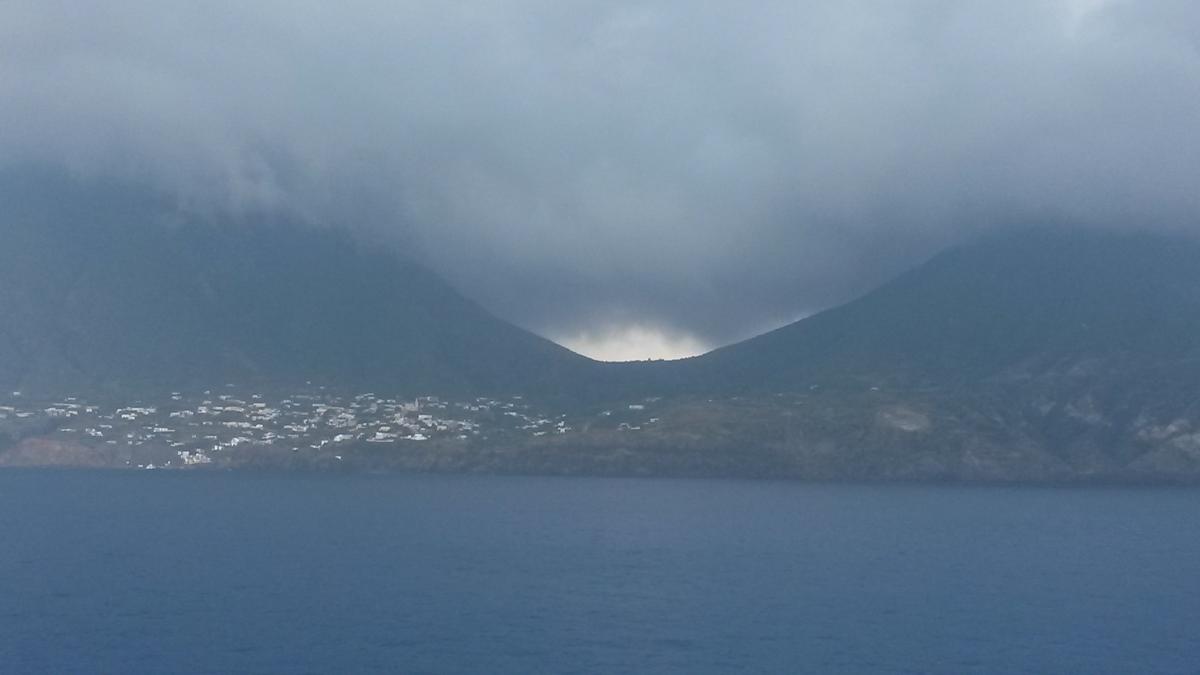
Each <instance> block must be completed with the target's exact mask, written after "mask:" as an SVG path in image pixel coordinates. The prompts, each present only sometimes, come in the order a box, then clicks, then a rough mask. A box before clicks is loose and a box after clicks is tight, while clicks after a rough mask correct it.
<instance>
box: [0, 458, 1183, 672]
mask: <svg viewBox="0 0 1200 675" xmlns="http://www.w3.org/2000/svg"><path fill="white" fill-rule="evenodd" d="M0 672H2V673H355V672H389V673H1197V672H1200V491H1197V490H1192V489H1183V488H1178V489H1176V488H1130V487H1097V488H1078V487H1053V488H1050V487H1011V486H1005V487H995V486H991V487H989V486H970V487H963V486H945V485H870V484H869V485H822V484H806V483H797V482H773V481H734V480H729V481H721V480H715V481H710V480H653V479H600V478H532V477H484V476H437V475H387V476H372V475H314V474H253V473H220V472H203V471H201V472H162V471H142V472H123V471H112V472H108V471H91V472H88V471H21V470H9V471H2V472H0Z"/></svg>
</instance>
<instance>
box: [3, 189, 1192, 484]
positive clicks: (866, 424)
mask: <svg viewBox="0 0 1200 675" xmlns="http://www.w3.org/2000/svg"><path fill="white" fill-rule="evenodd" d="M179 213H180V211H179V209H177V208H175V206H174V205H173V204H171V203H168V202H165V201H164V200H162V199H161V198H160V197H157V196H155V195H148V194H146V193H143V192H139V191H136V190H131V189H129V188H126V187H122V186H114V185H107V184H96V183H81V182H79V181H73V180H70V179H67V178H63V177H62V176H55V175H37V174H29V173H22V174H4V175H0V241H2V243H3V246H0V316H3V317H4V319H3V321H2V322H0V394H3V395H0V399H3V400H0V465H13V464H18V465H29V464H33V465H37V464H46V463H57V464H72V465H86V466H137V465H139V464H141V465H144V466H163V465H166V466H170V467H178V466H189V467H191V466H226V467H239V466H260V467H302V468H335V467H340V468H356V469H363V470H386V469H408V470H412V469H416V470H443V471H489V472H525V473H530V472H532V473H587V474H616V475H676V476H731V475H733V476H770V477H792V478H805V479H839V480H843V479H855V480H857V479H887V480H891V479H921V480H1003V481H1008V480H1028V481H1043V482H1045V481H1080V480H1086V481H1098V480H1120V481H1127V480H1154V481H1161V480H1169V481H1176V480H1182V481H1200V265H1197V264H1195V261H1196V260H1200V243H1198V242H1197V241H1195V240H1194V239H1190V238H1186V237H1171V236H1163V235H1149V234H1120V233H1104V232H1097V231H1094V230H1066V229H1055V230H1028V231H1024V232H1015V233H1014V232H1010V233H1008V234H1005V235H1003V236H995V237H991V238H985V239H981V240H979V241H975V242H972V243H969V244H966V245H963V246H959V247H956V248H953V249H951V250H948V251H945V252H943V253H940V254H938V255H936V256H934V257H933V258H932V259H930V260H929V261H928V262H926V263H925V264H923V265H920V266H918V267H916V268H915V269H913V270H911V271H909V272H908V273H906V274H903V275H901V276H900V277H899V278H897V279H894V280H893V281H891V282H890V283H887V284H885V285H883V286H882V287H880V288H878V289H877V290H875V291H873V292H871V293H868V294H867V295H865V296H863V297H861V298H859V299H857V300H854V301H852V302H849V303H846V304H844V305H841V306H839V307H835V308H832V309H829V310H827V311H824V312H820V313H818V314H815V315H813V316H811V317H809V318H806V319H804V320H801V321H798V322H796V323H794V324H791V325H789V326H785V327H783V328H780V329H778V330H775V331H772V332H770V333H767V334H765V335H762V336H759V337H756V338H753V339H751V340H747V341H745V342H742V343H739V344H735V345H731V346H728V347H725V348H722V349H718V350H716V351H713V352H711V353H709V354H705V355H703V356H699V357H695V358H691V359H684V360H680V361H671V362H645V363H633V364H599V363H596V362H594V361H591V360H589V359H586V358H584V357H582V356H579V355H577V354H574V353H572V352H570V351H568V350H566V349H564V348H562V347H559V346H557V345H555V344H553V343H551V342H549V341H547V340H544V339H542V338H539V337H537V336H535V335H533V334H531V333H529V332H527V331H524V330H522V329H520V328H518V327H516V326H513V325H511V324H509V323H507V322H505V321H503V320H501V319H499V318H497V317H495V316H492V315H491V314H489V313H488V312H487V311H486V310H484V309H482V308H481V307H479V306H478V305H476V304H475V303H473V302H471V301H470V300H468V299H466V298H464V297H462V296H461V295H460V294H458V293H457V292H456V291H455V290H453V289H452V288H451V287H450V286H448V285H447V284H446V283H445V282H444V281H442V280H441V279H439V278H438V277H437V276H436V275H434V274H433V273H431V272H430V271H428V270H426V269H425V268H423V267H421V266H420V265H418V264H415V263H413V262H412V261H410V260H405V259H404V258H402V257H400V256H398V255H397V254H395V253H394V252H390V251H389V250H387V249H383V248H380V247H371V246H370V245H368V244H365V243H363V242H362V241H361V240H356V239H352V238H350V237H348V236H346V235H345V234H343V233H341V232H339V231H337V230H332V229H319V228H314V227H306V226H301V225H297V224H296V223H290V222H284V221H280V220H278V219H272V218H267V217H251V216H245V217H242V218H239V219H236V220H234V221H229V220H222V219H219V218H215V217H207V218H205V217H190V218H182V217H181V216H180V215H179ZM310 382H311V384H309V383H310ZM227 385H228V386H227ZM321 385H329V390H327V391H326V390H321V389H320V386H321ZM217 386H221V387H222V390H221V392H219V393H211V394H210V392H209V391H208V389H210V388H213V387H217ZM335 390H336V392H337V393H334V392H335ZM16 391H20V392H23V393H22V394H21V395H19V396H18V395H16V394H13V395H11V396H9V395H8V393H7V392H16ZM175 391H179V392H181V393H180V394H178V395H168V394H169V393H170V392H175ZM430 394H435V395H437V396H438V397H440V398H430V399H423V400H422V401H421V402H420V409H419V410H418V409H415V408H416V407H417V405H416V404H413V406H412V407H410V406H409V403H412V402H411V400H409V402H408V403H405V402H403V401H402V400H401V398H400V397H401V396H403V397H411V396H417V395H430ZM69 395H76V396H77V397H78V398H77V399H74V400H65V401H64V400H62V397H64V396H69ZM218 396H219V397H220V398H219V399H218ZM134 401H140V402H141V404H139V405H136V406H133V407H130V404H131V403H132V402H134ZM227 401H231V402H227ZM63 418H67V419H70V420H72V421H70V422H64V421H63Z"/></svg>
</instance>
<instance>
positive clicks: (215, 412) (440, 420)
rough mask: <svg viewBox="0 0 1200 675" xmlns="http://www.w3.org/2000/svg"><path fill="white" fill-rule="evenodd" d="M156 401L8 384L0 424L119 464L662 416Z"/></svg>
mask: <svg viewBox="0 0 1200 675" xmlns="http://www.w3.org/2000/svg"><path fill="white" fill-rule="evenodd" d="M162 398H163V400H162V401H153V402H147V401H139V402H121V403H115V402H108V403H101V402H96V401H90V400H87V399H86V398H84V397H81V396H68V397H62V398H56V399H53V400H39V399H38V398H36V397H30V396H26V395H25V394H23V393H22V392H19V391H18V392H11V394H10V395H8V396H6V397H4V399H3V400H2V401H0V427H2V428H4V429H6V430H7V431H8V435H9V436H10V437H13V438H14V440H15V439H16V438H18V437H33V436H36V437H39V438H46V439H50V440H52V441H55V442H58V443H67V444H72V445H73V446H78V447H81V448H86V449H88V450H94V451H95V452H96V453H97V454H98V456H99V455H103V456H104V457H107V458H111V461H110V463H111V464H113V465H116V466H124V467H125V468H137V469H178V468H205V467H216V466H223V465H225V464H227V462H226V461H225V460H228V459H229V458H230V457H231V456H233V455H235V454H238V453H240V454H241V455H243V456H245V455H246V454H247V453H252V452H253V451H255V450H256V449H257V450H265V451H269V452H271V453H279V452H291V453H295V454H297V455H303V456H313V455H316V454H320V455H322V456H328V457H330V458H331V459H332V460H333V461H341V460H342V459H343V455H342V454H341V452H342V451H346V452H347V453H348V452H349V451H352V450H355V449H363V448H370V449H374V450H380V449H386V448H389V447H390V448H396V449H397V450H402V449H404V448H406V447H408V448H411V447H414V444H439V443H441V444H453V445H458V446H462V445H466V444H481V443H489V442H490V443H503V442H513V441H520V440H527V439H533V438H537V437H540V436H549V435H562V434H570V433H573V432H576V431H577V430H578V429H580V428H581V427H583V428H592V427H600V428H604V427H607V428H611V429H614V430H617V431H628V432H637V431H640V430H641V429H642V428H643V427H644V426H648V425H653V424H655V423H656V422H658V419H657V418H655V417H650V416H649V412H648V410H647V406H648V405H650V403H652V402H653V401H654V400H655V399H649V400H648V401H639V402H636V403H628V404H622V405H621V406H620V407H619V408H617V409H616V410H615V411H614V410H612V409H605V410H597V411H593V412H590V413H588V414H587V415H582V416H581V415H576V416H574V417H569V416H568V415H567V414H563V413H553V412H549V411H546V410H544V409H541V408H540V407H539V406H535V405H532V404H530V403H528V402H526V401H525V400H524V399H523V398H522V397H520V396H513V397H509V398H504V399H497V398H488V397H478V398H473V399H470V400H465V401H454V400H446V399H443V398H440V397H437V396H419V397H415V398H411V399H400V398H393V397H387V396H382V395H377V394H375V393H372V392H367V393H359V394H344V393H339V392H335V391H332V390H326V389H325V388H324V387H319V386H313V387H308V388H306V389H305V390H303V391H298V392H292V393H287V394H276V395H272V394H269V393H265V392H259V391H247V390H242V389H240V388H238V387H236V386H234V385H227V386H226V387H224V388H222V389H219V390H212V389H210V390H204V391H202V392H199V393H197V394H194V395H193V394H187V393H183V392H172V393H170V394H169V395H168V396H164V397H162Z"/></svg>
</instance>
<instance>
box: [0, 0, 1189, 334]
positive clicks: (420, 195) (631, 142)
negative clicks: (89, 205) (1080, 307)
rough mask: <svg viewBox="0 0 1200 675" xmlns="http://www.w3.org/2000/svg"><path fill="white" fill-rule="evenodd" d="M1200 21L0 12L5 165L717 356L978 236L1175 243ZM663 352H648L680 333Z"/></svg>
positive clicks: (554, 10) (696, 13)
mask: <svg viewBox="0 0 1200 675" xmlns="http://www.w3.org/2000/svg"><path fill="white" fill-rule="evenodd" d="M1198 126H1200V5H1197V4H1196V3H1193V2H1189V1H1187V0H1179V1H1174V2H1168V1H1163V2H1155V1H1152V0H1137V1H1132V0H1130V1H1125V2H1122V1H1118V0H1111V1H1104V0H1090V1H1088V0H1072V1H1068V0H1063V1H1061V2H1053V1H1049V0H1012V1H1006V2H994V1H992V0H974V1H972V0H947V1H936V0H927V1H915V0H914V1H912V2H887V3H883V2H867V1H865V0H864V1H857V2H856V1H853V0H829V1H814V2H794V1H786V2H785V1H773V0H764V1H763V2H755V3H744V2H705V1H703V0H645V1H642V2H634V1H621V0H604V1H579V2H561V1H559V0H490V1H489V0H478V1H476V2H468V3H454V2H442V3H431V2H395V1H386V2H385V1H382V0H349V1H347V2H341V3H329V2H312V1H308V0H286V1H285V0H258V1H257V2H253V3H244V2H232V1H230V2H218V1H206V2H200V1H196V2H175V1H170V0H125V1H124V2H121V3H101V2H86V1H84V2H80V1H77V0H72V1H66V0H10V1H9V2H5V3H0V157H2V158H3V159H2V160H0V162H3V163H5V164H7V165H10V166H11V165H19V164H20V163H23V162H37V163H50V164H53V165H61V166H64V167H67V168H68V169H69V170H70V171H72V172H74V173H76V174H79V175H82V176H91V175H100V176H106V177H117V178H120V179H122V180H127V181H134V182H142V183H146V184H148V185H150V186H152V187H154V188H155V189H158V190H162V191H165V192H166V193H168V194H171V195H173V196H174V197H175V199H176V200H177V201H178V203H179V204H181V206H182V207H183V208H189V209H196V210H199V211H208V210H214V211H228V212H232V213H241V212H252V211H258V210H261V209H264V208H266V209H279V210H283V211H287V212H289V213H291V214H294V215H298V216H301V217H303V218H306V219H309V220H312V221H314V222H319V223H327V224H331V225H335V226H347V227H353V228H357V229H360V230H362V231H364V232H370V233H372V234H373V235H378V236H382V237H383V238H384V239H385V240H389V241H393V242H395V245H396V246H397V247H398V248H402V249H405V250H407V251H409V252H410V253H412V254H413V255H418V256H420V257H421V258H422V259H424V260H426V261H427V262H428V264H430V265H431V266H432V267H434V268H435V269H437V270H439V271H440V272H442V273H443V274H445V275H446V276H447V277H448V278H450V279H451V280H452V281H453V282H454V283H455V284H456V285H458V286H459V287H460V288H462V289H463V290H464V291H465V292H466V293H467V294H468V295H471V296H473V297H475V298H477V299H479V300H481V301H482V302H483V303H484V304H485V305H487V306H489V307H490V308H492V309H493V310H494V311H496V312H497V313H499V314H501V315H503V316H505V317H508V318H511V319H514V320H516V321H517V322H519V323H521V324H523V325H526V326H529V327H531V328H533V329H535V330H538V331H540V332H542V333H544V334H547V335H550V336H552V337H563V336H570V335H585V334H586V335H597V334H602V333H604V332H605V331H608V330H613V328H612V327H614V326H636V327H639V330H642V329H644V328H645V327H647V326H650V327H654V328H657V329H660V330H663V331H665V332H666V333H667V334H669V335H674V336H676V337H677V338H680V339H686V340H691V341H693V342H694V341H697V340H698V341H699V342H702V343H704V344H709V345H712V344H719V343H722V342H727V341H730V340H733V339H736V338H740V337H744V336H746V335H747V334H750V333H753V332H756V331H758V330H760V329H762V328H764V327H768V326H771V325H775V324H778V323H780V322H783V321H787V320H791V319H793V318H796V317H797V316H799V315H802V314H804V313H806V312H810V311H813V310H815V309H819V308H821V307H824V306H828V305H829V304H831V303H834V302H837V301H840V300H844V299H846V298H848V297H850V296H852V295H854V294H856V293H859V292H862V291H863V290H865V289H867V288H869V287H870V286H871V285H873V284H875V283H877V282H879V281H881V280H883V279H885V278H886V277H888V276H889V275H891V274H894V273H895V272H897V271H899V270H901V269H903V268H904V267H906V266H909V265H911V264H913V263H914V262H917V261H919V260H920V259H921V258H922V257H924V256H927V255H929V254H930V253H932V252H933V251H935V250H937V249H938V248H940V247H942V246H944V245H947V244H950V243H953V242H955V241H957V240H960V239H962V238H964V237H966V236H971V235H974V234H977V233H979V232H982V231H986V230H990V229H994V228H998V227H1006V226H1012V225H1020V226H1026V225H1029V224H1031V223H1045V222H1064V223H1075V224H1086V225H1091V226H1097V227H1135V228H1170V229H1175V230H1190V229H1192V228H1195V227H1197V222H1198V220H1197V216H1198V215H1200V190H1197V189H1196V186H1195V181H1196V178H1197V177H1198V176H1200V133H1198V132H1200V129H1198ZM673 339H674V338H673Z"/></svg>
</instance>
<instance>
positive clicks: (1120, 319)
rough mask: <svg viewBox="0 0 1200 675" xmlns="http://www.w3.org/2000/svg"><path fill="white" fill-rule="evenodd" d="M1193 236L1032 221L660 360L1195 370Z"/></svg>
mask: <svg viewBox="0 0 1200 675" xmlns="http://www.w3.org/2000/svg"><path fill="white" fill-rule="evenodd" d="M1197 260H1200V242H1197V241H1195V240H1192V239H1187V238H1178V237H1167V236H1155V235H1145V234H1115V233H1097V232H1084V231H1061V230H1055V231H1049V230H1029V231H1025V232H1018V233H1015V234H1012V233H1010V234H1007V235H1004V236H996V237H991V238H986V239H984V240H981V241H977V242H974V243H971V244H969V245H965V246H961V247H957V248H954V249H951V250H949V251H946V252H943V253H941V254H939V255H937V256H935V257H934V258H933V259H931V260H929V261H928V262H927V263H925V264H923V265H921V266H919V267H917V268H916V269H913V270H911V271H910V272H908V273H906V274H904V275H902V276H900V277H899V278H897V279H895V280H893V281H891V282H890V283H887V284H885V285H884V286H882V287H881V288H879V289H877V290H875V291H874V292H871V293H869V294H867V295H866V296H864V297H862V298H859V299H857V300H855V301H852V302H850V303H847V304H845V305H842V306H840V307H836V308H833V309H830V310H828V311H825V312H821V313H819V314H817V315H814V316H812V317H809V318H806V319H803V320H801V321H797V322H795V323H793V324H791V325H788V326H785V327H783V328H780V329H778V330H775V331H772V332H770V333H767V334H765V335H761V336H759V337H756V338H753V339H750V340H747V341H745V342H742V343H739V344H735V345H732V346H729V347H726V348H723V349H718V350H716V351H713V352H710V353H709V354H706V355H703V356H700V357H696V358H693V359H689V360H686V361H682V362H680V363H678V364H673V365H672V366H669V367H668V369H669V370H672V371H674V372H673V373H672V375H671V377H674V378H678V379H679V380H680V381H681V382H683V383H684V384H685V385H686V386H690V387H699V388H713V389H726V390H729V389H745V390H754V389H780V388H784V389H786V388H789V387H795V386H799V385H810V384H816V383H820V382H830V381H845V380H847V379H848V378H861V379H863V380H864V381H871V382H875V383H876V384H882V383H886V382H890V381H895V382H904V383H906V384H909V385H916V384H927V385H931V386H939V387H948V386H975V385H979V384H981V383H985V382H992V381H1020V380H1022V379H1026V378H1030V377H1036V376H1039V375H1043V374H1049V373H1054V372H1066V371H1071V370H1073V369H1074V370H1079V369H1083V370H1086V371H1089V372H1091V371H1095V370H1108V371H1113V370H1122V371H1126V372H1134V371H1142V370H1145V369H1149V370H1151V371H1156V370H1158V369H1166V370H1167V371H1169V372H1173V373H1177V372H1178V369H1180V368H1184V369H1188V368H1191V367H1192V366H1193V365H1194V364H1195V363H1196V362H1197V360H1198V359H1200V339H1198V336H1200V265H1197V264H1196V261H1197Z"/></svg>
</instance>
